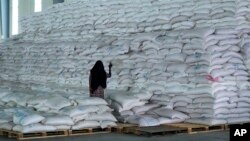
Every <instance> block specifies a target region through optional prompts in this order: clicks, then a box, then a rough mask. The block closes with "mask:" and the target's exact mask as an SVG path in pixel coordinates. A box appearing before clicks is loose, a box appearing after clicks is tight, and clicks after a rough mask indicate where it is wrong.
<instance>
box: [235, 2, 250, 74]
mask: <svg viewBox="0 0 250 141" xmlns="http://www.w3.org/2000/svg"><path fill="white" fill-rule="evenodd" d="M236 4H237V12H236V18H237V21H238V25H237V27H236V30H237V31H238V34H239V36H240V38H241V39H242V41H241V43H240V47H241V49H242V51H241V53H242V54H243V56H244V63H245V65H246V67H247V68H248V70H249V69H250V55H249V53H250V17H249V14H250V11H249V7H250V2H249V1H244V0H237V1H236Z"/></svg>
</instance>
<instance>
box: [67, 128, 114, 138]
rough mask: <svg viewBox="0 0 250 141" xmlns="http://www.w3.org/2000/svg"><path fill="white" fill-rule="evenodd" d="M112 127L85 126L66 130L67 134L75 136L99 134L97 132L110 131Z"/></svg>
mask: <svg viewBox="0 0 250 141" xmlns="http://www.w3.org/2000/svg"><path fill="white" fill-rule="evenodd" d="M111 128H112V127H107V128H103V129H102V128H85V129H79V130H68V135H69V136H77V135H90V134H99V133H110V132H111Z"/></svg>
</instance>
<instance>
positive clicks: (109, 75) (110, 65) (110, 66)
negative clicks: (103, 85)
mask: <svg viewBox="0 0 250 141" xmlns="http://www.w3.org/2000/svg"><path fill="white" fill-rule="evenodd" d="M112 66H113V65H112V64H111V62H110V63H109V73H108V75H107V77H108V78H110V77H111V76H112V74H111V68H112Z"/></svg>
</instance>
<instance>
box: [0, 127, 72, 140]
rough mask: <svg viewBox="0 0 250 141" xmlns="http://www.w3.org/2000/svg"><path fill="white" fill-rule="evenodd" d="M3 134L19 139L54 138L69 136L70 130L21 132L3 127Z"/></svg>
mask: <svg viewBox="0 0 250 141" xmlns="http://www.w3.org/2000/svg"><path fill="white" fill-rule="evenodd" d="M1 132H2V135H3V136H7V137H8V138H16V139H17V140H27V139H40V138H52V137H65V136H68V131H67V130H63V131H51V132H37V133H20V132H16V131H9V130H3V129H1Z"/></svg>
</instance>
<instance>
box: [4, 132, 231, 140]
mask: <svg viewBox="0 0 250 141" xmlns="http://www.w3.org/2000/svg"><path fill="white" fill-rule="evenodd" d="M166 140H167V141H229V131H223V132H210V133H199V134H175V135H174V134H173V135H164V136H153V137H143V136H137V135H131V134H116V133H110V134H96V135H87V136H73V137H61V138H50V139H36V141H166ZM0 141H15V139H8V138H3V137H0ZM29 141H33V140H29Z"/></svg>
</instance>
